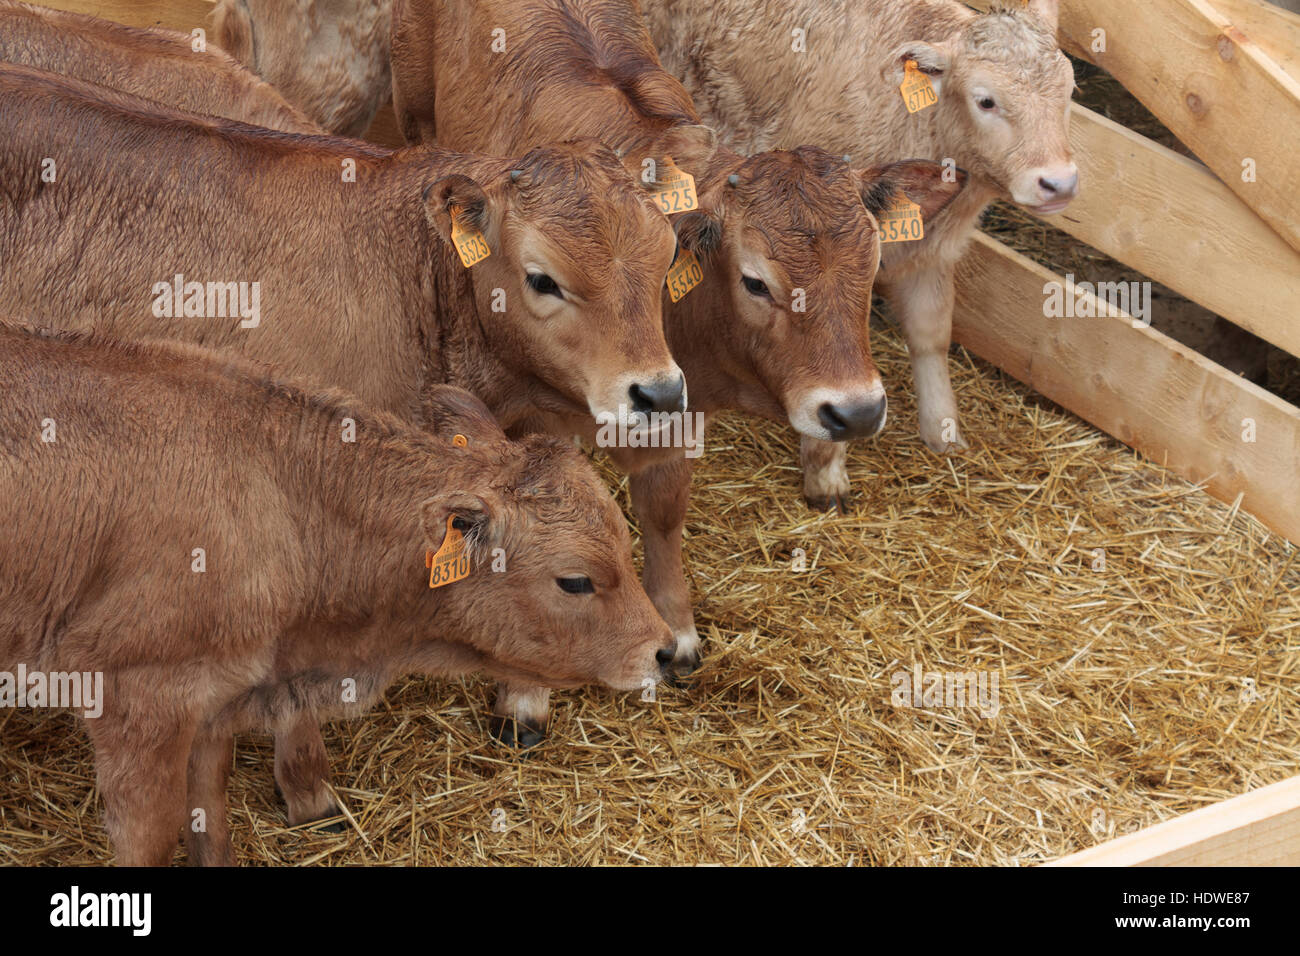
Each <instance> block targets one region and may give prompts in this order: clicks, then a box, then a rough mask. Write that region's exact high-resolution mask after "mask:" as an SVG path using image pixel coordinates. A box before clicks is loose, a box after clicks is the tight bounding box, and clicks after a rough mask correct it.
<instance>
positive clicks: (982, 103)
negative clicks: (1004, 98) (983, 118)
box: [975, 96, 998, 113]
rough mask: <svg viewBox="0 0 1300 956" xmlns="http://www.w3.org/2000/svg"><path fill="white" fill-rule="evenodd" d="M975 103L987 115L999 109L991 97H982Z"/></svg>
mask: <svg viewBox="0 0 1300 956" xmlns="http://www.w3.org/2000/svg"><path fill="white" fill-rule="evenodd" d="M975 102H976V103H978V104H979V108H980V109H982V110H983V111H984V112H985V113H991V112H993V110H995V109H997V108H998V104H997V103H995V102H994V101H993V97H991V96H981V97H980V98H979V99H978V100H976V101H975Z"/></svg>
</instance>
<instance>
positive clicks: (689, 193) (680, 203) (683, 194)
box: [654, 156, 700, 216]
mask: <svg viewBox="0 0 1300 956" xmlns="http://www.w3.org/2000/svg"><path fill="white" fill-rule="evenodd" d="M654 197H655V202H656V203H658V205H659V208H660V209H662V210H663V212H664V215H666V216H670V215H672V214H673V213H678V212H690V211H691V210H692V209H697V208H699V205H700V201H699V198H698V197H697V196H696V195H695V177H694V176H692V175H691V174H690V173H688V172H684V171H682V170H680V169H678V168H677V165H676V164H675V163H674V162H673V158H672V157H671V156H666V157H665V158H664V161H663V163H661V164H660V166H659V174H658V178H657V179H656V180H655V188H654Z"/></svg>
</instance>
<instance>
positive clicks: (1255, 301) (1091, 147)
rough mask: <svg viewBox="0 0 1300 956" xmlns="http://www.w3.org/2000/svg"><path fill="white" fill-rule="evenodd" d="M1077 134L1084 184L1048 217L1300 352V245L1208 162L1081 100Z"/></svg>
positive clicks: (1073, 132) (1073, 125)
mask: <svg viewBox="0 0 1300 956" xmlns="http://www.w3.org/2000/svg"><path fill="white" fill-rule="evenodd" d="M1070 141H1071V145H1072V146H1073V147H1074V150H1075V159H1076V160H1077V161H1078V163H1079V168H1080V171H1081V180H1082V184H1083V188H1082V191H1081V192H1080V194H1079V198H1078V199H1077V200H1075V201H1074V202H1073V203H1072V204H1071V205H1070V207H1069V208H1068V209H1067V210H1066V211H1065V212H1064V213H1062V214H1060V215H1056V216H1046V217H1044V218H1043V221H1044V222H1046V223H1048V224H1049V225H1053V226H1056V227H1057V228H1059V229H1062V230H1064V231H1065V232H1068V233H1069V234H1070V235H1072V236H1074V237H1075V238H1076V239H1079V240H1081V241H1083V242H1086V243H1087V244H1088V245H1090V246H1092V247H1093V248H1095V249H1099V250H1101V251H1102V252H1104V253H1106V254H1107V255H1108V256H1110V257H1112V258H1114V259H1118V260H1119V261H1121V262H1123V263H1126V264H1127V265H1129V266H1131V267H1133V268H1134V269H1136V270H1138V271H1139V272H1142V273H1143V274H1145V275H1147V276H1150V277H1151V278H1152V279H1155V280H1156V281H1157V282H1160V283H1163V284H1164V285H1166V286H1168V287H1169V288H1171V289H1173V290H1175V291H1176V292H1178V293H1180V294H1182V295H1184V296H1186V297H1187V298H1189V299H1191V300H1192V301H1193V302H1197V303H1199V304H1200V305H1202V306H1204V307H1205V308H1207V309H1209V310H1210V311H1211V312H1214V313H1216V314H1218V315H1221V316H1223V317H1224V318H1225V319H1228V320H1229V321H1231V322H1234V323H1236V324H1237V325H1239V326H1241V327H1242V328H1244V329H1247V330H1249V331H1251V332H1253V333H1254V334H1256V335H1258V336H1260V337H1261V338H1263V339H1266V340H1267V341H1269V342H1271V343H1273V344H1274V345H1276V346H1277V347H1278V348H1281V349H1284V350H1286V351H1288V352H1290V353H1291V354H1292V355H1300V321H1298V319H1300V252H1297V251H1296V250H1295V249H1292V248H1291V247H1290V246H1289V245H1288V244H1287V243H1286V242H1285V241H1283V240H1282V238H1281V237H1280V236H1278V235H1277V233H1275V232H1274V231H1273V230H1272V229H1271V228H1269V226H1268V224H1267V223H1265V222H1264V221H1263V220H1262V219H1260V218H1259V217H1258V216H1256V215H1255V213H1254V212H1252V211H1251V210H1250V209H1249V208H1248V207H1247V206H1246V205H1245V204H1244V203H1243V202H1242V201H1241V200H1240V199H1238V198H1237V197H1236V196H1235V195H1234V194H1233V193H1232V191H1231V190H1230V189H1228V188H1227V187H1226V186H1224V185H1223V183H1222V182H1220V181H1219V179H1218V178H1216V177H1215V176H1214V174H1213V173H1211V172H1210V171H1209V170H1208V169H1206V168H1205V167H1204V166H1202V165H1201V164H1200V163H1198V162H1196V161H1194V160H1192V159H1189V158H1187V157H1185V156H1180V155H1179V154H1178V153H1175V152H1174V151H1173V150H1170V149H1166V148H1165V147H1163V146H1161V145H1159V144H1158V143H1154V142H1152V141H1151V140H1149V139H1147V138H1146V137H1144V136H1140V135H1138V134H1137V133H1134V132H1132V131H1131V130H1129V129H1127V128H1126V127H1124V126H1121V125H1119V124H1118V123H1114V122H1111V121H1110V120H1108V119H1106V118H1105V117H1104V116H1100V115H1098V114H1096V113H1094V112H1092V111H1091V110H1089V109H1085V108H1084V107H1081V106H1078V105H1077V104H1076V105H1075V106H1074V107H1073V108H1072V111H1071V118H1070ZM1078 278H1079V279H1080V280H1083V279H1090V280H1095V279H1097V278H1098V277H1097V276H1079V277H1078ZM1155 324H1156V325H1157V326H1159V325H1160V319H1159V316H1157V317H1156V319H1155Z"/></svg>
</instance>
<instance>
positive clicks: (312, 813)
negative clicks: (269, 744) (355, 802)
mask: <svg viewBox="0 0 1300 956" xmlns="http://www.w3.org/2000/svg"><path fill="white" fill-rule="evenodd" d="M329 778H330V763H329V757H328V756H326V754H325V741H324V740H322V739H321V735H320V726H319V725H318V724H317V723H316V721H315V719H314V718H312V717H311V716H309V715H307V714H300V715H298V716H296V717H294V718H292V719H291V720H290V721H289V722H288V724H286V725H284V726H281V727H280V728H278V729H277V730H276V732H275V782H276V784H277V785H278V786H279V788H280V794H281V796H283V797H284V802H285V805H286V806H287V807H288V809H289V824H290V826H297V825H298V824H300V823H311V822H312V821H313V820H324V819H325V818H326V817H336V816H338V815H339V814H340V813H341V812H342V811H341V810H339V806H338V804H337V803H335V801H334V798H333V797H332V796H331V795H330V792H329V788H328V787H326V786H325V785H326V783H328V782H329ZM335 827H336V828H337V829H340V830H341V829H342V825H341V824H336V825H335Z"/></svg>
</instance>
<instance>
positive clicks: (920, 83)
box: [898, 60, 939, 113]
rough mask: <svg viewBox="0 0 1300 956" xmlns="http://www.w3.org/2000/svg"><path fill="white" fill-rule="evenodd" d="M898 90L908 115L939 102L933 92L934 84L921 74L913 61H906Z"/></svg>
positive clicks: (936, 94)
mask: <svg viewBox="0 0 1300 956" xmlns="http://www.w3.org/2000/svg"><path fill="white" fill-rule="evenodd" d="M898 90H899V92H900V93H902V94H903V103H904V105H905V106H906V107H907V111H908V112H909V113H919V112H921V110H924V109H929V108H930V107H931V106H933V105H934V104H935V103H938V102H939V94H938V93H936V92H935V91H934V84H933V83H931V82H930V78H929V77H928V76H926V75H925V74H924V73H922V72H921V68H920V67H919V66H917V64H916V61H915V60H908V61H907V68H906V69H905V70H904V73H903V82H902V84H901V85H900V86H899V87H898Z"/></svg>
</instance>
